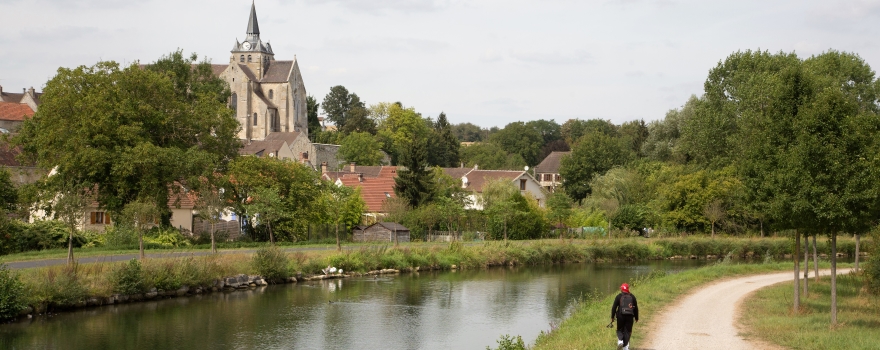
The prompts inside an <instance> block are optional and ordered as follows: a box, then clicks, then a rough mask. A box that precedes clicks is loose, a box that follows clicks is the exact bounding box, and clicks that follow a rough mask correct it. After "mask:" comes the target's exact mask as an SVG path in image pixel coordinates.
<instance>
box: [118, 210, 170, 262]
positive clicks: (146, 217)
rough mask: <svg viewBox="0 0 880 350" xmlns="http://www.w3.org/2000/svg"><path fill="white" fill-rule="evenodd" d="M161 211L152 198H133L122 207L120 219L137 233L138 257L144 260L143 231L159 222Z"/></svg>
mask: <svg viewBox="0 0 880 350" xmlns="http://www.w3.org/2000/svg"><path fill="white" fill-rule="evenodd" d="M160 216H161V213H160V211H159V208H158V207H157V206H156V203H155V201H154V200H140V199H139V200H135V201H133V202H129V203H128V204H126V205H125V208H123V209H122V221H123V222H125V223H126V224H128V225H131V227H133V228H134V229H135V230H137V233H138V250H139V251H140V259H141V260H144V258H145V254H144V232H146V231H147V230H148V229H149V228H150V227H153V226H156V225H158V224H159V218H160Z"/></svg>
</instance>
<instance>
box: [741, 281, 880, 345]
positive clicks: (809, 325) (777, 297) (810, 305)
mask: <svg viewBox="0 0 880 350" xmlns="http://www.w3.org/2000/svg"><path fill="white" fill-rule="evenodd" d="M801 282H803V281H801ZM863 287H864V279H863V276H861V275H856V274H845V275H839V276H838V277H837V301H838V306H837V308H838V314H837V317H838V322H839V324H838V326H837V327H835V328H833V329H829V324H830V320H831V313H830V312H831V311H830V310H831V297H830V295H831V279H830V278H828V277H822V278H820V279H819V282H818V283H816V282H815V280H814V279H813V278H812V277H811V278H810V281H809V284H808V291H809V294H808V295H807V296H803V295H801V309H800V311H799V312H798V314H793V313H792V302H793V301H792V298H793V296H792V289H793V285H792V282H786V283H781V284H778V285H775V286H771V287H768V288H764V289H761V290H759V291H758V292H756V293H755V294H753V295H752V296H750V297H748V298H747V299H746V300H745V301H744V302H743V305H742V310H743V314H744V315H749V317H743V318H741V319H740V320H739V321H740V323H742V324H743V325H744V326H745V327H744V328H745V329H746V330H747V331H746V332H744V333H745V334H746V335H747V336H749V337H754V338H759V339H762V340H764V341H766V342H768V343H773V344H777V345H781V346H784V347H787V348H791V349H841V350H842V349H847V350H850V349H876V348H877V339H880V328H878V327H877V325H878V324H880V304H878V303H877V300H876V296H874V295H870V294H868V292H867V291H866V290H864V288H863ZM801 288H803V287H801Z"/></svg>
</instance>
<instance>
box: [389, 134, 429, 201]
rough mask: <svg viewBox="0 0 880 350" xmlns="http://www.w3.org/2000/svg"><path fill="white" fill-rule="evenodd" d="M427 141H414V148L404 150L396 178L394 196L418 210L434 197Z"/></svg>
mask: <svg viewBox="0 0 880 350" xmlns="http://www.w3.org/2000/svg"><path fill="white" fill-rule="evenodd" d="M427 153H428V152H427V145H426V141H422V140H413V143H412V146H411V147H409V148H407V149H404V151H403V155H402V156H401V158H402V159H401V161H400V165H402V166H404V167H405V168H404V169H400V170H398V171H397V177H395V178H394V194H396V195H397V196H398V197H400V198H404V199H405V200H406V202H407V204H409V206H410V207H412V208H418V207H420V206H422V205H423V204H426V203H428V202H430V201H431V199H433V197H434V172H433V171H431V169H428V154H427Z"/></svg>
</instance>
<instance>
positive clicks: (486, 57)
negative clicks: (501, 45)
mask: <svg viewBox="0 0 880 350" xmlns="http://www.w3.org/2000/svg"><path fill="white" fill-rule="evenodd" d="M503 59H504V57H503V56H501V54H500V53H498V52H495V50H486V51H485V52H483V54H482V55H480V62H485V63H494V62H500V61H501V60H503Z"/></svg>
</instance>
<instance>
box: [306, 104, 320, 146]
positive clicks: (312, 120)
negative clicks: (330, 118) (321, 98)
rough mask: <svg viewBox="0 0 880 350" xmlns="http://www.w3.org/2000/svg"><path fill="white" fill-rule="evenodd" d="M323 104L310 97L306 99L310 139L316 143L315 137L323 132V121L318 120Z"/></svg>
mask: <svg viewBox="0 0 880 350" xmlns="http://www.w3.org/2000/svg"><path fill="white" fill-rule="evenodd" d="M320 106H321V104H320V103H318V101H317V100H315V97H314V96H312V95H309V96H307V97H306V112H307V113H308V125H309V126H308V128H309V139H311V140H312V142H315V135H317V134H318V132H320V131H321V121H319V120H318V107H320Z"/></svg>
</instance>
